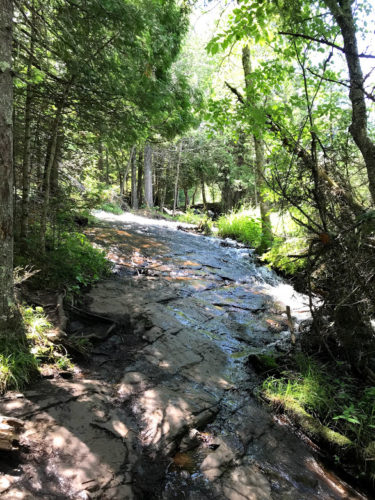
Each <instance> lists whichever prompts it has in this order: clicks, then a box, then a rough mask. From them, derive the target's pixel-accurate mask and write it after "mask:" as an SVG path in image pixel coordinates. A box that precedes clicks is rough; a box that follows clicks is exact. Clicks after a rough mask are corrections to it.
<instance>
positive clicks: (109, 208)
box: [98, 202, 124, 215]
mask: <svg viewBox="0 0 375 500" xmlns="http://www.w3.org/2000/svg"><path fill="white" fill-rule="evenodd" d="M98 208H99V209H100V210H104V211H105V212H110V213H111V214H115V215H121V214H122V213H124V212H123V210H122V209H121V207H119V206H118V205H116V204H115V203H110V202H108V203H102V204H101V205H100V206H99V207H98Z"/></svg>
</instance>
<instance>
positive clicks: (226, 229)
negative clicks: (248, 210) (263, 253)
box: [216, 213, 262, 248]
mask: <svg viewBox="0 0 375 500" xmlns="http://www.w3.org/2000/svg"><path fill="white" fill-rule="evenodd" d="M216 225H217V228H218V230H219V236H221V237H222V238H233V239H236V240H238V241H241V242H242V243H245V244H248V245H250V246H252V247H254V248H257V247H258V246H259V245H260V244H261V240H262V223H261V221H260V219H258V218H252V217H249V216H248V215H246V214H242V213H231V214H228V215H222V216H221V217H219V219H218V220H217V222H216Z"/></svg>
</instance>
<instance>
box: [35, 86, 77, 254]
mask: <svg viewBox="0 0 375 500" xmlns="http://www.w3.org/2000/svg"><path fill="white" fill-rule="evenodd" d="M72 83H73V79H72V80H71V81H70V82H69V83H68V84H66V86H65V89H64V93H63V95H62V96H61V98H60V99H59V101H58V102H57V106H56V108H57V109H56V115H55V119H54V121H53V124H52V132H51V138H50V144H51V146H50V151H49V157H48V163H47V165H46V169H45V176H44V199H43V207H42V216H41V221H40V251H41V253H42V254H44V253H45V250H46V230H47V219H48V210H49V200H50V188H51V171H52V167H53V163H54V161H55V156H56V149H57V139H58V134H59V128H60V122H61V117H62V114H63V111H64V106H65V101H66V98H67V96H68V93H69V90H70V87H71V85H72Z"/></svg>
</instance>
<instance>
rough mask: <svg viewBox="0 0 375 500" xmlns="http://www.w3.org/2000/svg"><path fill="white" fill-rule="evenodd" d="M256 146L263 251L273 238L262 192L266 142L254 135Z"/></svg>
mask: <svg viewBox="0 0 375 500" xmlns="http://www.w3.org/2000/svg"><path fill="white" fill-rule="evenodd" d="M254 147H255V170H256V178H257V185H258V190H259V195H258V199H259V208H260V219H261V221H262V241H261V245H260V248H259V250H260V251H261V252H263V251H264V250H266V249H267V248H268V247H269V246H270V244H271V243H272V240H273V234H272V225H271V218H270V213H269V206H268V203H267V201H266V200H265V197H264V193H263V192H262V187H263V185H264V142H263V140H262V139H259V138H257V137H256V136H255V135H254Z"/></svg>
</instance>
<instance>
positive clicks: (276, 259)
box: [262, 237, 307, 275]
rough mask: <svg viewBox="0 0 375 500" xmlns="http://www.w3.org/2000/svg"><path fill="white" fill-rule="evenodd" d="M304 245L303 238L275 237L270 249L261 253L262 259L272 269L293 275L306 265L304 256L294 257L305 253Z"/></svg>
mask: <svg viewBox="0 0 375 500" xmlns="http://www.w3.org/2000/svg"><path fill="white" fill-rule="evenodd" d="M306 246H307V245H306V239H305V238H300V237H293V238H288V239H285V238H275V239H274V240H273V243H272V247H271V248H270V250H268V252H266V253H264V254H263V255H262V260H263V261H265V262H268V263H269V264H270V265H271V266H272V267H273V268H274V269H279V270H280V271H283V272H285V273H287V274H290V275H293V274H296V273H297V272H298V271H300V270H302V269H303V268H304V267H305V265H306V258H299V257H296V256H298V255H303V254H305V253H306V251H307V248H306Z"/></svg>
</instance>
